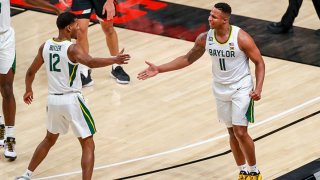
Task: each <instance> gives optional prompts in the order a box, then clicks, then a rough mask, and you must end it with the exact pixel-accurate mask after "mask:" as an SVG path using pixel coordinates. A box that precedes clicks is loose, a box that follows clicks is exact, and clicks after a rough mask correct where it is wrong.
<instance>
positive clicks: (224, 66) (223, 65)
mask: <svg viewBox="0 0 320 180" xmlns="http://www.w3.org/2000/svg"><path fill="white" fill-rule="evenodd" d="M219 63H220V69H221V70H222V71H226V62H225V60H224V58H219Z"/></svg>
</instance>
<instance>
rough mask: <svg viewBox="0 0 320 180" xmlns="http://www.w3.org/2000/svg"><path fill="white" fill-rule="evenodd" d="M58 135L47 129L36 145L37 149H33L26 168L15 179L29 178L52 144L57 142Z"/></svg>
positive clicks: (23, 179)
mask: <svg viewBox="0 0 320 180" xmlns="http://www.w3.org/2000/svg"><path fill="white" fill-rule="evenodd" d="M58 137H59V134H52V133H50V132H49V131H47V135H46V137H45V138H44V139H43V140H42V142H41V143H40V144H39V145H38V147H37V149H36V150H35V151H34V153H33V156H32V159H31V161H30V163H29V166H28V169H27V170H26V171H25V172H24V173H23V174H22V176H20V177H18V178H16V179H17V180H25V179H30V178H31V175H32V173H33V172H34V171H35V170H36V168H37V167H38V166H39V164H40V163H41V162H42V161H43V160H44V158H45V157H46V156H47V155H48V153H49V151H50V149H51V148H52V146H53V145H54V144H55V143H56V142H57V139H58Z"/></svg>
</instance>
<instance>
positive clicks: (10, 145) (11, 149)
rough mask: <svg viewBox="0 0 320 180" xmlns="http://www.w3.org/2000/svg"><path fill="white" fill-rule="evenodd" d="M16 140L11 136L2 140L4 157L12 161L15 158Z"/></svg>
mask: <svg viewBox="0 0 320 180" xmlns="http://www.w3.org/2000/svg"><path fill="white" fill-rule="evenodd" d="M15 146H16V140H15V138H13V137H7V139H6V141H5V142H4V157H5V158H7V159H8V160H10V161H14V160H15V159H16V158H17V153H16V151H15Z"/></svg>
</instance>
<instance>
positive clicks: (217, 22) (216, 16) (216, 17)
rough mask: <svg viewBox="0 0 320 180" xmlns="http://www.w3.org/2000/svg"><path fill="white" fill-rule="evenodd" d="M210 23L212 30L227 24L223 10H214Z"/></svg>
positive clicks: (211, 13) (210, 16) (209, 18)
mask: <svg viewBox="0 0 320 180" xmlns="http://www.w3.org/2000/svg"><path fill="white" fill-rule="evenodd" d="M208 21H209V26H210V28H211V29H217V28H219V27H221V26H222V25H223V24H224V23H225V16H224V15H223V13H222V12H221V10H219V9H217V8H213V9H212V10H211V12H210V15H209V17H208Z"/></svg>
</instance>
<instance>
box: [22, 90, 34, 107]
mask: <svg viewBox="0 0 320 180" xmlns="http://www.w3.org/2000/svg"><path fill="white" fill-rule="evenodd" d="M32 100H33V92H32V91H26V92H25V93H24V95H23V101H24V102H25V103H26V104H28V105H30V104H31V103H32Z"/></svg>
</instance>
